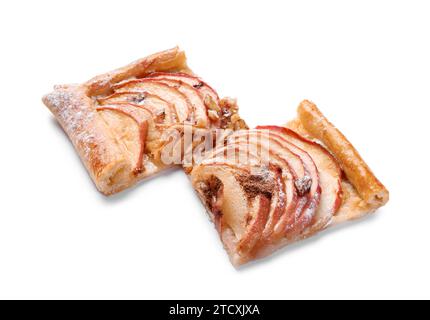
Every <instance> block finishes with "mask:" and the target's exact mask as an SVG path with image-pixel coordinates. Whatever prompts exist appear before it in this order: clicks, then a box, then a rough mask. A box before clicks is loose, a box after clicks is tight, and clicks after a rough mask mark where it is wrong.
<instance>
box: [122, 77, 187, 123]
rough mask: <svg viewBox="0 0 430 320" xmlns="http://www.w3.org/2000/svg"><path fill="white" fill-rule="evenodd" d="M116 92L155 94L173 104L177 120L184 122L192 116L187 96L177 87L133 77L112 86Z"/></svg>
mask: <svg viewBox="0 0 430 320" xmlns="http://www.w3.org/2000/svg"><path fill="white" fill-rule="evenodd" d="M114 90H115V92H117V93H120V92H129V91H133V92H143V93H148V94H151V95H155V96H158V97H160V98H161V99H163V100H164V101H169V102H170V103H172V104H174V106H175V109H176V113H177V114H178V121H179V122H185V121H187V120H190V118H191V116H192V106H191V103H190V102H189V100H188V99H187V97H186V96H185V95H184V94H183V93H181V92H179V91H178V90H177V89H175V88H173V87H171V86H169V85H167V84H165V83H162V82H157V81H153V80H145V79H137V80H136V79H134V80H128V81H125V82H121V83H118V84H117V85H115V86H114Z"/></svg>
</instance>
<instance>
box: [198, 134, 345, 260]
mask: <svg viewBox="0 0 430 320" xmlns="http://www.w3.org/2000/svg"><path fill="white" fill-rule="evenodd" d="M190 176H191V179H192V181H193V185H194V186H195V188H196V190H197V191H198V192H199V193H200V194H202V192H203V193H204V189H202V188H201V186H207V185H210V183H208V182H207V180H208V179H209V177H210V179H215V178H216V179H217V181H218V182H219V184H218V186H222V187H219V188H217V189H216V192H212V193H210V194H211V197H212V198H211V202H210V203H216V204H217V205H216V206H213V205H208V202H207V201H206V206H207V207H208V210H209V211H210V212H211V211H212V218H213V219H214V217H215V216H216V225H217V226H221V229H219V231H220V233H221V236H222V237H223V241H224V242H228V243H225V245H226V248H228V250H230V251H233V253H234V254H235V255H239V256H240V257H242V258H244V259H246V258H245V257H247V258H250V257H255V256H259V255H260V254H261V253H262V252H264V250H265V248H267V247H268V246H272V247H273V246H275V247H276V245H277V244H278V243H281V242H283V241H293V240H295V239H297V238H300V237H303V236H305V235H308V234H309V233H311V232H316V231H317V230H321V229H323V228H325V227H326V226H327V224H329V223H330V220H331V218H332V216H333V215H334V214H335V213H336V211H337V210H338V208H339V205H340V203H341V199H342V198H341V196H342V188H341V171H340V168H339V166H338V165H337V163H336V161H335V160H334V159H333V157H332V156H331V154H330V153H329V152H328V151H327V150H326V149H325V148H324V147H323V146H321V145H319V144H317V143H315V142H312V141H309V140H307V139H305V138H303V137H301V136H300V135H298V134H297V133H295V132H294V131H292V130H290V129H286V128H283V127H273V126H272V127H258V128H257V129H253V130H239V131H236V132H233V133H232V134H231V135H229V136H228V137H227V138H226V140H225V142H224V144H220V145H219V146H217V147H216V148H215V150H213V152H212V153H208V154H207V155H206V158H204V160H203V161H202V162H201V163H200V164H198V165H196V166H195V167H194V168H193V170H192V171H191V172H190ZM214 208H216V210H215V212H213V210H214ZM214 220H215V219H214Z"/></svg>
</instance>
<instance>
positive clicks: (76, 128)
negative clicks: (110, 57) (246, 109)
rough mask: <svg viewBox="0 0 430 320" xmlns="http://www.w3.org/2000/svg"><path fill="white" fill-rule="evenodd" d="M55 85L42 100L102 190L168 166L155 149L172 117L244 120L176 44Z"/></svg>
mask: <svg viewBox="0 0 430 320" xmlns="http://www.w3.org/2000/svg"><path fill="white" fill-rule="evenodd" d="M54 89H55V90H54V92H52V93H50V94H48V95H46V96H45V97H44V98H43V102H44V103H45V105H46V106H47V107H48V108H49V109H50V110H51V112H52V113H53V114H54V115H55V117H56V119H57V120H58V122H59V123H60V124H61V126H62V128H63V129H64V131H65V132H66V133H67V135H68V136H69V138H70V140H71V141H72V143H73V145H74V146H75V148H76V150H77V151H78V153H79V155H80V157H81V159H82V161H83V163H84V164H85V166H86V168H87V170H88V172H89V173H90V175H91V177H92V179H93V181H94V182H95V184H96V186H97V188H98V189H99V190H100V191H101V192H102V193H104V194H106V195H110V194H113V193H116V192H119V191H121V190H124V189H126V188H128V187H130V186H132V185H134V184H135V183H136V182H138V181H139V180H142V179H144V178H148V177H151V176H153V175H155V174H156V173H158V172H160V171H162V170H165V169H167V168H168V167H171V166H173V164H170V163H169V164H166V163H163V161H161V160H160V152H161V150H162V149H163V146H164V145H165V144H166V143H167V139H164V138H163V133H165V132H166V131H168V130H169V128H171V127H174V126H175V125H187V126H192V127H195V128H201V129H211V128H229V129H235V128H236V129H238V128H246V124H245V123H244V121H243V120H242V119H240V117H239V116H238V107H237V105H236V103H235V100H233V99H229V98H225V99H220V98H219V97H218V94H217V93H216V91H215V90H214V89H212V87H210V86H209V85H208V84H207V83H206V82H204V81H203V80H202V79H201V78H199V77H197V76H196V75H195V74H194V73H193V72H192V71H191V70H190V69H189V67H188V66H187V63H186V56H185V53H184V52H183V51H180V50H179V49H178V48H174V49H171V50H167V51H163V52H160V53H157V54H153V55H151V56H148V57H146V58H143V59H140V60H138V61H136V62H134V63H132V64H129V65H127V66H125V67H123V68H120V69H117V70H114V71H112V72H108V73H106V74H103V75H100V76H97V77H95V78H93V79H91V80H89V81H87V82H85V83H83V84H77V85H59V86H56V87H55V88H54ZM180 164H181V163H179V165H180Z"/></svg>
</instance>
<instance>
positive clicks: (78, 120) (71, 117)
mask: <svg viewBox="0 0 430 320" xmlns="http://www.w3.org/2000/svg"><path fill="white" fill-rule="evenodd" d="M45 101H46V102H47V104H48V105H49V106H50V107H51V109H52V111H53V112H54V114H56V116H57V118H58V121H59V122H60V123H61V125H62V126H63V128H64V130H65V131H66V132H67V134H68V135H69V136H70V138H71V140H72V141H73V142H74V144H75V145H79V146H80V147H81V148H82V151H83V153H84V156H85V157H88V156H89V154H90V151H91V146H92V145H94V143H95V140H96V137H95V135H94V134H93V133H91V131H89V130H88V126H89V124H90V123H91V122H92V121H93V120H94V116H95V113H94V111H93V110H91V109H90V108H89V107H88V105H87V104H85V101H83V100H82V99H81V98H79V97H77V96H76V95H75V94H73V92H70V91H66V90H57V91H54V92H52V93H51V94H48V95H47V96H46V97H45Z"/></svg>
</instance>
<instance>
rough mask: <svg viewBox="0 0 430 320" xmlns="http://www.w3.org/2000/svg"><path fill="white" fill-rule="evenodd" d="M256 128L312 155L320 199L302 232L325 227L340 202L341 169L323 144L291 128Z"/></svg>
mask: <svg viewBox="0 0 430 320" xmlns="http://www.w3.org/2000/svg"><path fill="white" fill-rule="evenodd" d="M258 128H259V129H263V130H270V131H271V133H272V134H275V135H280V136H282V137H283V138H284V139H286V140H288V141H290V142H291V143H293V144H295V145H296V146H298V147H299V148H301V149H303V150H305V151H306V152H307V153H309V155H310V156H311V157H312V159H313V160H314V162H315V164H316V166H317V168H318V171H319V174H320V182H321V189H322V192H321V201H320V204H319V207H318V209H317V212H316V215H315V219H314V222H313V223H312V225H311V226H309V228H307V229H306V230H305V231H304V232H303V234H304V235H308V234H313V233H315V232H317V231H320V230H321V229H324V228H326V227H327V226H328V225H329V223H330V222H331V220H332V217H333V215H335V214H336V212H337V211H338V209H339V207H340V205H341V203H342V171H341V169H340V167H339V165H338V164H337V162H336V160H335V159H334V158H333V156H332V155H331V154H330V153H329V152H328V151H327V150H326V149H325V148H324V147H323V146H321V145H320V144H318V143H316V142H313V141H310V140H308V139H306V138H304V137H302V136H301V135H299V134H297V133H296V132H295V131H293V130H291V129H288V128H284V127H276V126H264V127H258Z"/></svg>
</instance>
